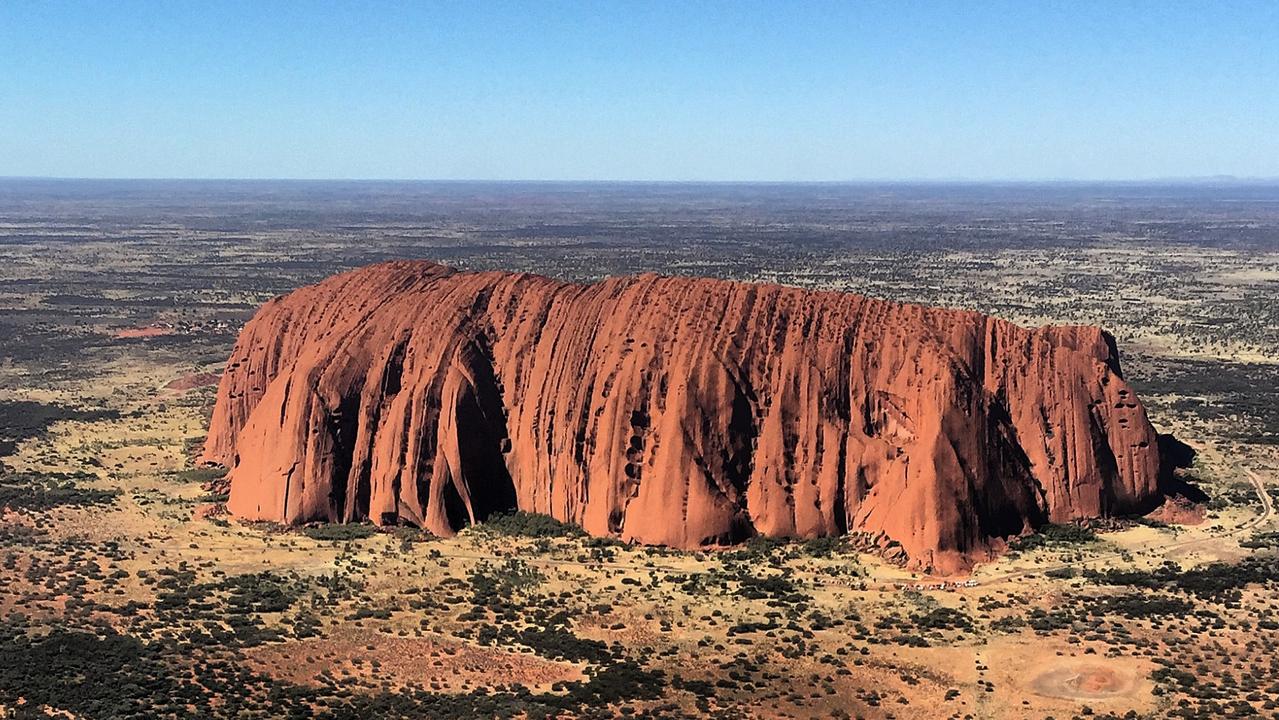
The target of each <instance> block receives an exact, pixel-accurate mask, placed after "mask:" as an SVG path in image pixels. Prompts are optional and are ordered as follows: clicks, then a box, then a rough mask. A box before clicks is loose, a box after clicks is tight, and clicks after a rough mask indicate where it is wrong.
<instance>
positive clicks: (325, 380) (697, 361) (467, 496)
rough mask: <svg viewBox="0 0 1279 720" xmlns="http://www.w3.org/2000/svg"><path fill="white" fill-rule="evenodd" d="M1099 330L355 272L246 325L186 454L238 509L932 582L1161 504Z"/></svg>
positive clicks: (761, 295) (434, 269) (694, 293)
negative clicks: (881, 558)
mask: <svg viewBox="0 0 1279 720" xmlns="http://www.w3.org/2000/svg"><path fill="white" fill-rule="evenodd" d="M1117 357H1118V356H1117V350H1116V349H1115V345H1114V340H1113V338H1110V337H1109V336H1108V335H1106V334H1105V333H1103V332H1101V331H1099V330H1096V329H1094V328H1076V327H1057V328H1052V327H1050V328H1041V329H1038V330H1026V329H1023V328H1019V327H1017V326H1015V325H1011V324H1009V323H1006V322H1003V321H1000V320H995V319H991V318H987V317H984V316H981V315H978V314H977V313H971V312H963V311H950V310H937V309H925V308H919V307H915V306H909V305H898V304H894V303H889V302H885V301H879V300H871V299H866V298H861V297H858V296H855V295H850V294H845V293H830V292H810V291H804V290H799V289H794V288H782V287H778V286H771V285H752V284H746V283H733V282H728V281H720V280H695V279H684V278H662V277H658V276H654V275H644V276H639V277H630V278H613V279H609V280H606V281H604V282H602V283H599V284H596V285H589V286H583V285H573V284H568V283H560V282H556V281H553V280H550V279H547V278H542V277H538V276H535V275H525V274H520V275H512V274H503V273H492V272H490V273H458V272H454V271H452V270H449V269H447V268H443V267H441V266H438V265H433V264H430V263H423V262H396V263H386V264H382V265H376V266H371V267H369V268H365V269H363V270H359V271H355V272H352V273H347V274H344V275H339V276H336V277H334V278H332V279H330V280H327V281H325V282H323V283H320V284H319V285H316V286H312V287H308V288H303V289H300V290H298V291H296V292H294V293H292V294H290V295H288V296H285V297H283V298H278V299H276V300H273V301H271V302H269V303H267V304H266V305H264V306H263V308H262V309H261V310H260V311H259V313H258V314H257V316H255V318H254V319H253V320H252V321H251V322H250V323H248V324H247V325H246V326H245V328H244V331H243V332H242V333H241V336H240V338H239V340H238V341H237V343H236V347H235V349H234V350H233V352H232V355H231V359H230V361H229V362H228V364H227V369H226V372H225V374H224V377H223V379H222V381H221V383H220V385H219V390H218V400H217V404H216V406H215V409H214V417H213V421H212V423H211V426H210V433H209V439H208V441H207V443H206V447H205V455H204V457H205V459H207V460H210V461H216V462H223V463H226V464H229V465H231V466H232V469H231V473H230V477H231V483H232V493H231V495H232V496H231V500H230V503H229V506H230V509H231V510H232V512H234V513H236V514H238V515H241V516H244V517H251V518H261V519H269V520H277V521H285V522H306V521H310V520H322V519H340V520H348V521H349V520H360V519H365V518H367V519H371V520H372V521H373V522H376V523H380V524H385V523H392V522H408V523H412V524H417V525H422V526H424V527H427V528H429V529H431V530H432V531H434V532H441V533H449V532H453V531H456V530H458V529H460V528H461V527H463V526H464V525H466V524H468V523H470V522H472V521H480V520H483V518H484V517H487V516H488V515H489V514H491V513H493V512H497V511H499V510H506V509H511V508H521V509H526V510H531V511H536V512H545V513H548V514H551V515H553V516H555V517H557V518H559V519H561V520H566V521H570V522H576V523H580V524H582V525H583V526H584V527H585V528H586V529H587V530H588V531H589V532H592V533H595V534H610V535H615V536H619V537H622V538H625V539H628V540H634V541H639V542H652V543H664V544H670V545H677V546H684V547H692V546H696V545H699V544H702V543H706V542H730V541H735V540H738V539H741V538H742V537H745V536H747V535H749V534H754V533H759V534H765V535H801V536H813V535H828V534H839V533H847V532H855V533H863V534H865V535H866V536H868V537H875V538H879V542H880V543H881V544H882V545H883V546H884V547H891V548H897V550H895V552H901V553H903V554H904V556H905V559H907V560H908V561H909V562H911V563H913V564H915V565H919V566H925V565H927V566H931V567H932V569H935V570H938V571H943V572H945V571H952V570H956V569H962V568H964V567H967V566H968V565H969V564H970V563H971V562H972V561H973V560H975V559H979V558H981V557H985V556H986V555H987V554H989V553H990V552H992V551H993V549H994V548H997V547H999V545H1000V542H999V541H1000V539H1001V538H1006V537H1008V536H1010V535H1015V534H1017V533H1019V532H1022V531H1024V530H1025V529H1027V528H1032V527H1035V526H1037V525H1039V524H1041V523H1043V522H1044V521H1046V520H1048V519H1051V520H1061V519H1074V518H1082V517H1090V516H1093V515H1098V514H1107V513H1121V512H1128V511H1131V510H1134V509H1137V508H1139V507H1140V506H1142V505H1143V504H1146V503H1149V502H1150V501H1151V500H1153V499H1154V498H1155V497H1156V496H1157V494H1158V489H1157V487H1156V479H1157V477H1158V455H1157V443H1155V442H1154V431H1153V429H1152V428H1151V427H1150V424H1149V422H1148V421H1147V420H1146V418H1145V414H1144V412H1143V411H1142V409H1141V407H1140V405H1139V404H1138V403H1137V402H1136V401H1135V396H1134V395H1133V394H1132V392H1131V389H1130V388H1128V387H1127V385H1126V384H1125V383H1124V381H1123V379H1122V377H1121V376H1120V375H1119V374H1118V359H1117Z"/></svg>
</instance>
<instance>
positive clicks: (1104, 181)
mask: <svg viewBox="0 0 1279 720" xmlns="http://www.w3.org/2000/svg"><path fill="white" fill-rule="evenodd" d="M14 180H40V181H66V182H93V181H98V182H299V183H302V182H316V183H324V182H349V183H365V182H367V183H435V184H447V183H455V184H493V185H496V184H546V185H556V184H558V185H569V184H573V185H592V184H594V185H1214V184H1218V185H1230V184H1234V185H1268V184H1276V183H1279V175H1275V176H1236V175H1191V176H1169V177H1147V178H1136V177H1135V178H1000V177H993V178H969V177H905V178H850V179H843V180H768V179H746V180H726V179H626V178H608V179H600V178H583V179H574V178H429V177H416V178H409V177H199V176H176V175H174V176H129V177H114V176H92V175H85V176H79V175H0V182H6V181H14Z"/></svg>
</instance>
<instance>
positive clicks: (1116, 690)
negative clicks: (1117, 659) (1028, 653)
mask: <svg viewBox="0 0 1279 720" xmlns="http://www.w3.org/2000/svg"><path fill="white" fill-rule="evenodd" d="M1030 687H1031V690H1032V691H1034V693H1035V694H1036V695H1042V696H1044V697H1054V698H1062V699H1065V700H1105V699H1108V698H1114V697H1124V696H1127V695H1130V694H1131V693H1132V692H1133V691H1134V690H1136V688H1137V681H1136V679H1135V678H1134V677H1133V676H1132V675H1130V674H1129V673H1127V672H1125V671H1123V670H1121V669H1118V668H1115V667H1112V666H1109V665H1103V664H1100V663H1092V662H1071V663H1068V664H1064V665H1061V666H1058V667H1054V668H1051V669H1049V670H1046V671H1044V672H1042V673H1040V674H1039V675H1036V676H1035V678H1034V679H1033V680H1031V682H1030Z"/></svg>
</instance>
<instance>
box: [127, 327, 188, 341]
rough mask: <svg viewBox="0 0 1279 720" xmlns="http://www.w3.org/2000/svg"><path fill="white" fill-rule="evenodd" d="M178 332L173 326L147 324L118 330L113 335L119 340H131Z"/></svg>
mask: <svg viewBox="0 0 1279 720" xmlns="http://www.w3.org/2000/svg"><path fill="white" fill-rule="evenodd" d="M176 332H177V331H176V330H174V329H173V328H171V327H161V326H159V325H147V326H145V327H131V328H122V329H120V330H116V331H115V335H114V336H113V337H115V338H116V339H117V340H130V339H134V338H150V337H162V336H164V335H172V334H174V333H176Z"/></svg>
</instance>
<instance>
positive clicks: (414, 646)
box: [248, 629, 584, 692]
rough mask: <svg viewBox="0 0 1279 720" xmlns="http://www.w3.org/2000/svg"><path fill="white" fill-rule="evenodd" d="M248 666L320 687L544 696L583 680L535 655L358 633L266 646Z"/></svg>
mask: <svg viewBox="0 0 1279 720" xmlns="http://www.w3.org/2000/svg"><path fill="white" fill-rule="evenodd" d="M248 663H249V665H250V666H251V667H252V668H253V669H254V670H256V671H258V672H261V673H264V674H266V675H270V676H272V677H274V678H276V679H280V680H288V681H290V682H294V683H298V684H303V685H317V684H319V683H320V682H321V677H320V676H321V674H322V673H324V672H326V671H327V672H328V673H329V674H331V675H332V676H334V677H341V678H361V679H366V680H372V681H374V682H377V683H379V684H384V685H385V684H389V685H391V686H393V687H396V688H405V687H409V686H412V685H419V686H423V687H430V688H432V689H438V690H443V691H456V692H465V691H467V690H470V689H472V688H474V687H477V686H486V685H492V684H493V683H495V682H502V683H510V684H520V685H524V686H526V687H528V688H530V689H534V690H540V691H545V690H549V689H550V688H551V686H553V685H554V684H556V683H559V682H572V681H577V680H583V679H584V675H583V673H582V670H581V668H580V667H579V666H577V665H575V664H572V663H567V662H560V661H555V660H547V659H545V658H540V657H538V656H536V655H533V654H532V653H519V652H512V651H509V650H502V649H499V648H488V647H479V646H475V645H469V644H466V643H460V642H456V641H450V640H446V639H442V638H422V637H399V636H395V635H387V634H385V633H380V632H376V631H372V630H355V629H343V630H340V631H338V632H337V633H335V634H334V635H332V636H330V637H325V638H308V639H305V640H294V641H290V642H285V643H279V644H273V645H264V646H261V647H258V648H255V649H253V650H251V651H250V652H249V653H248Z"/></svg>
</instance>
